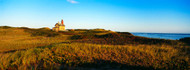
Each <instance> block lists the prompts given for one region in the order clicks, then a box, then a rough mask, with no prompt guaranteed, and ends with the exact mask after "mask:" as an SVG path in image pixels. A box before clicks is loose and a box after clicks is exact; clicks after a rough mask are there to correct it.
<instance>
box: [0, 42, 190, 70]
mask: <svg viewBox="0 0 190 70" xmlns="http://www.w3.org/2000/svg"><path fill="white" fill-rule="evenodd" d="M0 57H1V58H0V68H1V69H11V68H12V69H33V68H34V69H41V68H42V69H50V68H52V69H60V68H62V67H65V68H67V67H72V68H76V69H80V68H78V67H84V68H85V67H90V68H99V69H104V67H106V66H107V67H108V68H112V67H113V68H116V69H121V68H124V69H128V68H130V67H131V68H130V69H141V68H142V69H170V70H172V69H187V62H188V60H189V57H188V56H187V55H184V54H181V51H180V50H178V49H175V48H174V47H172V46H168V45H162V46H157V45H151V46H148V45H138V46H133V45H117V46H113V45H96V44H86V43H71V44H56V45H51V46H46V47H43V48H34V49H28V50H26V51H17V52H14V53H7V54H0ZM125 67H126V68H125Z"/></svg>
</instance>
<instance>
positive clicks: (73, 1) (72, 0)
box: [67, 0, 78, 4]
mask: <svg viewBox="0 0 190 70" xmlns="http://www.w3.org/2000/svg"><path fill="white" fill-rule="evenodd" d="M67 1H68V2H70V3H73V4H76V3H78V2H77V1H75V0H67Z"/></svg>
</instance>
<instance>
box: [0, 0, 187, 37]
mask: <svg viewBox="0 0 190 70" xmlns="http://www.w3.org/2000/svg"><path fill="white" fill-rule="evenodd" d="M61 19H63V20H64V22H65V25H66V28H67V29H94V28H104V29H109V30H113V31H126V32H158V33H190V0H0V26H4V25H7V26H14V27H22V26H23V27H30V28H41V27H50V28H52V27H53V26H54V24H55V23H56V22H58V21H61Z"/></svg>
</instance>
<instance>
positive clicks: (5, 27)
mask: <svg viewBox="0 0 190 70" xmlns="http://www.w3.org/2000/svg"><path fill="white" fill-rule="evenodd" d="M0 28H2V29H8V28H12V27H10V26H0Z"/></svg>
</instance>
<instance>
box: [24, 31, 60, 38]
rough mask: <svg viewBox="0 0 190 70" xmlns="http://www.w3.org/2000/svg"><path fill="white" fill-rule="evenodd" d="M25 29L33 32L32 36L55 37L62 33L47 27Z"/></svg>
mask: <svg viewBox="0 0 190 70" xmlns="http://www.w3.org/2000/svg"><path fill="white" fill-rule="evenodd" d="M25 31H26V32H29V33H31V36H46V37H55V36H58V35H60V34H59V33H57V32H53V31H51V30H47V29H26V30H25Z"/></svg>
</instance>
